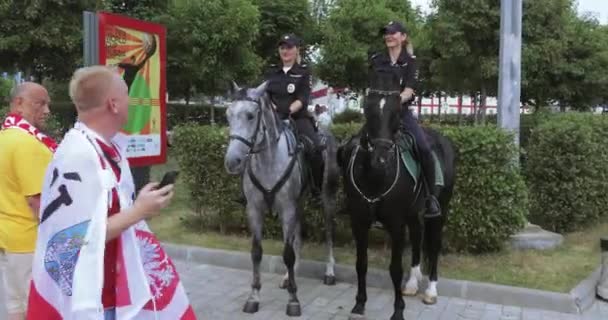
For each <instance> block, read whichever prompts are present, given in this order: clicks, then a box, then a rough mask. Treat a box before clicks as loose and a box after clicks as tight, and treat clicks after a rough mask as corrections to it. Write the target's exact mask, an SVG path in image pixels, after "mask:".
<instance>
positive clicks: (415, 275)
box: [403, 265, 422, 296]
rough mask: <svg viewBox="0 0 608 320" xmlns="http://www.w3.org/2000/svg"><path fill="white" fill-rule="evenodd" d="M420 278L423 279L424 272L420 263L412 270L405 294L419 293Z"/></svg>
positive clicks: (413, 294)
mask: <svg viewBox="0 0 608 320" xmlns="http://www.w3.org/2000/svg"><path fill="white" fill-rule="evenodd" d="M420 280H422V272H421V271H420V265H417V266H415V267H412V269H411V270H410V277H409V279H408V280H407V283H406V284H405V289H404V290H403V295H405V296H415V295H416V294H417V293H418V282H419V281H420Z"/></svg>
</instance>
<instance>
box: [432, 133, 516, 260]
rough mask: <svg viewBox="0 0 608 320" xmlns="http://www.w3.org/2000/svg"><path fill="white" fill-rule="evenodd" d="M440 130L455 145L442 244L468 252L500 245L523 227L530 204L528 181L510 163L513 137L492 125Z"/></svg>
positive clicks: (494, 249) (451, 248)
mask: <svg viewBox="0 0 608 320" xmlns="http://www.w3.org/2000/svg"><path fill="white" fill-rule="evenodd" d="M441 131H442V132H443V133H444V134H445V135H447V136H448V137H449V138H450V139H451V140H452V141H453V142H454V144H455V145H456V146H457V148H458V161H457V165H456V186H455V189H454V196H453V198H452V202H451V205H450V208H451V213H450V216H449V217H448V220H447V224H446V228H445V232H446V239H447V240H446V243H445V245H446V246H447V247H448V248H449V249H450V250H453V251H468V252H472V253H483V252H491V251H496V250H499V249H501V248H502V246H503V244H504V243H505V241H506V240H507V239H508V237H509V236H510V235H512V234H514V233H515V232H516V231H518V230H520V229H521V228H522V227H523V224H524V221H525V216H526V214H527V206H528V196H527V190H526V185H525V182H524V179H523V177H522V176H521V175H520V173H519V169H518V168H517V167H516V165H515V163H514V159H516V157H517V156H518V153H517V149H516V147H515V144H514V143H513V136H512V135H510V134H507V133H505V132H504V131H502V130H500V129H498V128H496V127H495V126H483V127H448V128H442V129H441Z"/></svg>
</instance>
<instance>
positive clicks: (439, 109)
mask: <svg viewBox="0 0 608 320" xmlns="http://www.w3.org/2000/svg"><path fill="white" fill-rule="evenodd" d="M442 98H444V97H443V96H442V95H441V94H439V105H437V119H439V124H441V108H442V106H443V103H441V99H442ZM444 99H445V98H444Z"/></svg>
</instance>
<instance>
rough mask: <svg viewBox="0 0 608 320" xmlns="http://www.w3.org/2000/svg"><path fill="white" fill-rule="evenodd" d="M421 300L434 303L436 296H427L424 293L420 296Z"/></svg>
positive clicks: (425, 302)
mask: <svg viewBox="0 0 608 320" xmlns="http://www.w3.org/2000/svg"><path fill="white" fill-rule="evenodd" d="M422 302H423V303H424V304H426V305H434V304H436V303H437V297H432V296H427V295H426V294H425V295H424V297H423V298H422Z"/></svg>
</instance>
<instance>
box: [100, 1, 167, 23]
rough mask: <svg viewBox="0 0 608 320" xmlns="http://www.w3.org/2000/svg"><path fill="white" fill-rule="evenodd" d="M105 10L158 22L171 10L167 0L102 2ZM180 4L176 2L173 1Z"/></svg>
mask: <svg viewBox="0 0 608 320" xmlns="http://www.w3.org/2000/svg"><path fill="white" fill-rule="evenodd" d="M101 1H102V2H103V3H104V8H105V9H106V10H109V11H111V12H114V13H117V14H123V15H127V16H129V17H131V18H135V19H141V20H148V21H156V20H157V19H158V18H159V17H160V16H161V15H162V14H164V13H166V12H167V10H168V9H169V5H170V3H169V2H170V1H167V0H101ZM173 2H174V3H175V2H178V1H176V0H174V1H173Z"/></svg>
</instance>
